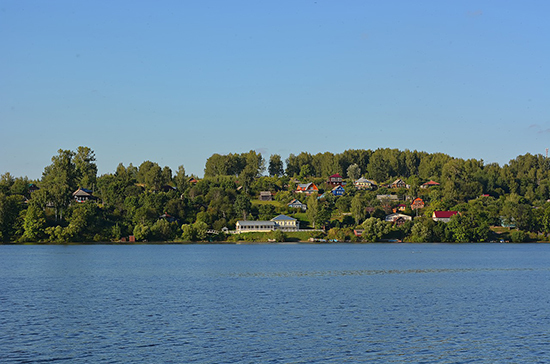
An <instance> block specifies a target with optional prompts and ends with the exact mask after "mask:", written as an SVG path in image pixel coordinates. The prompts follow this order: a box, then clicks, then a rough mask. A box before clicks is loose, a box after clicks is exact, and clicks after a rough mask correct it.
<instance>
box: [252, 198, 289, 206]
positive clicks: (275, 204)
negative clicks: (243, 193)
mask: <svg viewBox="0 0 550 364" xmlns="http://www.w3.org/2000/svg"><path fill="white" fill-rule="evenodd" d="M250 202H251V203H252V205H273V206H275V207H285V205H284V204H282V203H281V202H279V201H260V200H251V201H250Z"/></svg>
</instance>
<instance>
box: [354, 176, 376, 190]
mask: <svg viewBox="0 0 550 364" xmlns="http://www.w3.org/2000/svg"><path fill="white" fill-rule="evenodd" d="M354 184H355V188H357V189H358V190H372V189H373V188H375V187H376V182H374V181H371V180H369V179H366V178H363V177H361V178H359V179H358V180H357V181H355V182H354Z"/></svg>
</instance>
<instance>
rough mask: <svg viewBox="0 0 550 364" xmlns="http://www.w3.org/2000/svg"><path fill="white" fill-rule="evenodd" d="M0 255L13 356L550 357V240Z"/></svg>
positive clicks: (3, 338) (58, 249)
mask: <svg viewBox="0 0 550 364" xmlns="http://www.w3.org/2000/svg"><path fill="white" fill-rule="evenodd" d="M419 251H421V252H422V254H416V253H417V252H419ZM413 253H414V254H413ZM0 257H1V258H0V259H1V262H0V288H1V289H0V332H2V333H3V334H2V335H0V358H1V359H2V360H1V362H2V363H35V362H52V363H60V362H66V363H90V362H93V363H95V362H109V363H128V362H132V363H169V362H173V363H180V362H191V363H192V362H196V363H229V362H235V363H259V362H262V363H263V362H272V363H311V362H315V363H343V362H349V363H356V362H378V363H403V362H415V363H417V362H426V363H457V362H499V363H519V362H547V361H550V344H549V343H550V334H549V330H548V327H550V305H549V302H550V293H549V292H550V290H549V288H550V287H549V283H548V282H550V268H549V265H548V262H549V261H550V245H504V244H495V245H489V244H475V245H443V244H440V245H435V244H418V245H417V244H415V245H406V244H402V245H390V244H386V245H384V244H368V245H269V246H267V245H266V246H258V245H249V246H236V245H233V246H229V245H226V246H223V245H187V246H184V245H178V246H147V245H143V246H0ZM282 278H283V279H282Z"/></svg>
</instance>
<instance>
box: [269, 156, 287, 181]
mask: <svg viewBox="0 0 550 364" xmlns="http://www.w3.org/2000/svg"><path fill="white" fill-rule="evenodd" d="M268 171H269V175H270V176H276V177H279V176H282V175H283V174H284V169H283V160H282V159H281V156H280V155H278V154H272V155H271V156H270V157H269V168H268Z"/></svg>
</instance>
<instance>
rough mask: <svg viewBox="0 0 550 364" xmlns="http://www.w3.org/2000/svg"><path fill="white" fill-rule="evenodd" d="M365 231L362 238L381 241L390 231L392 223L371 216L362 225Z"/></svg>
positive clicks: (368, 240)
mask: <svg viewBox="0 0 550 364" xmlns="http://www.w3.org/2000/svg"><path fill="white" fill-rule="evenodd" d="M361 227H362V228H363V233H362V234H361V238H362V239H363V240H364V241H366V242H371V243H372V242H375V241H380V239H382V237H384V235H386V234H388V233H389V232H390V225H389V224H388V223H387V222H384V221H382V220H380V219H377V218H375V217H369V218H368V219H366V220H365V221H364V222H363V224H362V225H361Z"/></svg>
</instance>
